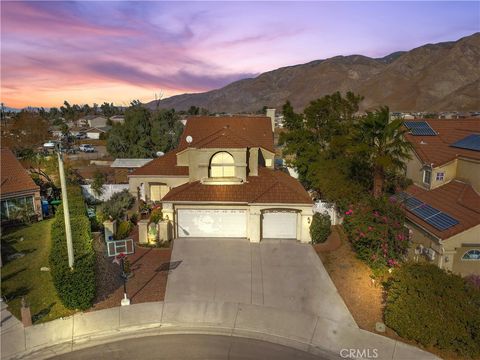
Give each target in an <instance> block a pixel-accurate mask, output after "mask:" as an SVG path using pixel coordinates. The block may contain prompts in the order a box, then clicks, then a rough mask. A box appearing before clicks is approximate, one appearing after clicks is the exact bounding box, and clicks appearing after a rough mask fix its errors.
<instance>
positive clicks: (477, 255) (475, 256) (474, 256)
mask: <svg viewBox="0 0 480 360" xmlns="http://www.w3.org/2000/svg"><path fill="white" fill-rule="evenodd" d="M462 260H467V261H472V260H473V261H475V260H476V261H480V250H479V249H472V250H468V251H467V252H466V253H465V254H463V256H462Z"/></svg>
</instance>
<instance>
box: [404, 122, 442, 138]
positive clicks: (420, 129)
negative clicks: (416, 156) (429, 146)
mask: <svg viewBox="0 0 480 360" xmlns="http://www.w3.org/2000/svg"><path fill="white" fill-rule="evenodd" d="M403 124H404V125H405V126H406V127H407V129H409V130H410V133H411V134H412V135H414V136H435V135H437V133H436V132H435V130H433V129H432V127H431V126H430V124H429V123H427V122H426V121H405V122H404V123H403Z"/></svg>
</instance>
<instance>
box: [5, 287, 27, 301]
mask: <svg viewBox="0 0 480 360" xmlns="http://www.w3.org/2000/svg"><path fill="white" fill-rule="evenodd" d="M31 289H32V288H31V287H26V286H20V287H18V288H16V289H15V290H13V291H10V292H8V293H6V294H5V295H4V298H5V301H7V302H9V301H12V300H15V299H17V298H20V297H22V296H25V295H28V293H29V292H30V290H31Z"/></svg>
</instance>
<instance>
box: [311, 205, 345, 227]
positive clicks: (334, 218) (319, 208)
mask: <svg viewBox="0 0 480 360" xmlns="http://www.w3.org/2000/svg"><path fill="white" fill-rule="evenodd" d="M313 212H314V213H321V214H328V215H329V216H330V220H331V222H332V225H340V224H341V223H342V221H343V218H342V217H341V216H340V215H339V213H338V211H337V210H336V209H335V206H334V205H333V204H331V203H327V202H326V201H322V200H318V201H317V202H315V204H314V205H313Z"/></svg>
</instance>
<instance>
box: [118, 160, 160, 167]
mask: <svg viewBox="0 0 480 360" xmlns="http://www.w3.org/2000/svg"><path fill="white" fill-rule="evenodd" d="M152 160H153V159H115V160H114V161H113V163H112V164H111V165H110V167H112V168H129V169H131V168H139V167H142V166H143V165H145V164H148V163H149V162H150V161H152Z"/></svg>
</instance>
